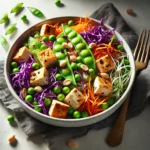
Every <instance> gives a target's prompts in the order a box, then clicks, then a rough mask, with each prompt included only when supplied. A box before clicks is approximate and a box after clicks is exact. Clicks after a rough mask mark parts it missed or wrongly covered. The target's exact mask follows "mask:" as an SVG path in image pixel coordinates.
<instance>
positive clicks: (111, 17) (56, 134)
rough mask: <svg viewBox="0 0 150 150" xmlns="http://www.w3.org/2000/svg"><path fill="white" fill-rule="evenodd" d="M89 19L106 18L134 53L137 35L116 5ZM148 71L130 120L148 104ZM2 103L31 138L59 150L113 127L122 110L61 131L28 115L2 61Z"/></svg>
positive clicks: (138, 84) (135, 90)
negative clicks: (39, 138)
mask: <svg viewBox="0 0 150 150" xmlns="http://www.w3.org/2000/svg"><path fill="white" fill-rule="evenodd" d="M90 17H92V18H95V19H98V20H100V19H101V18H104V21H105V23H106V24H108V25H110V26H112V27H114V28H115V29H116V30H117V31H118V32H119V33H120V34H121V35H122V36H123V37H124V38H125V40H126V41H127V43H128V44H129V46H130V47H131V49H132V50H134V48H135V45H136V42H137V35H136V34H135V32H134V31H133V30H132V29H131V28H130V27H129V26H128V25H127V23H126V22H125V20H124V19H123V18H122V16H121V15H120V13H119V12H118V10H117V9H116V8H115V7H114V5H113V4H111V3H108V4H105V5H103V6H101V7H100V8H99V9H97V10H96V11H95V12H94V13H93V14H92V15H91V16H90ZM149 71H150V67H148V68H147V69H146V70H144V71H142V73H141V74H140V75H139V76H138V77H137V79H136V82H135V84H134V86H133V92H132V96H131V101H130V105H129V110H128V118H129V117H132V116H134V115H137V114H138V113H140V112H141V111H142V110H143V109H144V107H145V106H146V103H147V102H148V97H149V94H150V92H149V89H150V74H149ZM0 100H1V101H2V102H3V103H4V105H5V106H6V108H8V109H11V110H12V111H14V113H15V115H16V118H17V120H18V122H19V124H20V126H21V127H22V129H23V130H24V131H25V133H26V134H27V135H28V136H32V135H37V134H41V135H42V137H43V138H45V139H46V140H47V142H48V143H49V145H50V148H51V150H53V149H54V150H60V148H61V150H63V147H61V144H58V143H57V142H56V139H58V138H62V139H63V140H64V142H65V140H66V139H68V138H70V137H73V138H76V137H79V136H83V135H85V134H86V133H87V132H88V131H89V130H91V129H101V128H104V127H107V126H110V125H112V124H113V122H114V121H115V119H116V116H117V114H118V111H119V110H118V111H116V112H115V113H114V114H112V115H111V116H109V117H108V118H106V119H104V120H103V121H100V122H98V123H95V124H93V125H89V126H86V127H78V128H62V127H55V126H51V125H47V124H44V123H42V122H40V121H38V120H36V119H34V118H32V117H31V116H30V115H28V114H27V113H26V112H25V111H24V110H23V109H22V107H21V105H20V104H19V103H18V102H17V101H16V100H15V99H14V98H13V96H12V95H11V93H10V91H9V90H8V87H7V85H6V82H5V79H4V75H3V62H0ZM93 149H94V148H93Z"/></svg>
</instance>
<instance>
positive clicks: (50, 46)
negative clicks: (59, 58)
mask: <svg viewBox="0 0 150 150" xmlns="http://www.w3.org/2000/svg"><path fill="white" fill-rule="evenodd" d="M43 44H44V45H46V46H47V47H49V48H51V49H52V48H53V44H54V43H53V42H51V41H48V42H43Z"/></svg>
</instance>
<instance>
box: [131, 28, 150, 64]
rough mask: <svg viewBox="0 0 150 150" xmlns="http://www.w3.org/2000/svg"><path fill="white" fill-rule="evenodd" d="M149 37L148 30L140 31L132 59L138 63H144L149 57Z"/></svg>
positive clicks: (149, 32)
mask: <svg viewBox="0 0 150 150" xmlns="http://www.w3.org/2000/svg"><path fill="white" fill-rule="evenodd" d="M149 36H150V31H149V30H148V31H147V30H142V32H141V33H140V36H139V39H138V42H137V45H136V48H135V51H134V58H135V60H137V61H140V62H145V61H147V60H148V57H149V51H150V49H149V48H150V47H149V44H148V42H149Z"/></svg>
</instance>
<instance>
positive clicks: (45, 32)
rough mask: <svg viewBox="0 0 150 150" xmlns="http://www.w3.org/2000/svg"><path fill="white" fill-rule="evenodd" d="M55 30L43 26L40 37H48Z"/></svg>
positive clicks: (45, 25)
mask: <svg viewBox="0 0 150 150" xmlns="http://www.w3.org/2000/svg"><path fill="white" fill-rule="evenodd" d="M55 30H56V28H55V27H54V26H52V25H49V24H44V25H42V27H41V30H40V36H44V35H50V34H54V33H55Z"/></svg>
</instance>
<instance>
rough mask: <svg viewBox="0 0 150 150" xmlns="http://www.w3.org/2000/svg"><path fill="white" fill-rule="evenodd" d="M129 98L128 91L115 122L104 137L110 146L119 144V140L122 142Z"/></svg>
mask: <svg viewBox="0 0 150 150" xmlns="http://www.w3.org/2000/svg"><path fill="white" fill-rule="evenodd" d="M129 100H130V93H129V95H128V96H127V99H126V100H125V102H124V103H123V105H122V108H121V111H120V114H119V116H118V118H117V120H116V122H115V124H114V125H113V127H112V128H111V130H110V132H109V134H108V137H107V139H106V141H107V143H108V144H109V145H110V146H113V147H115V146H118V145H119V144H121V142H122V138H123V133H124V126H125V120H126V115H127V110H128V104H129Z"/></svg>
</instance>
